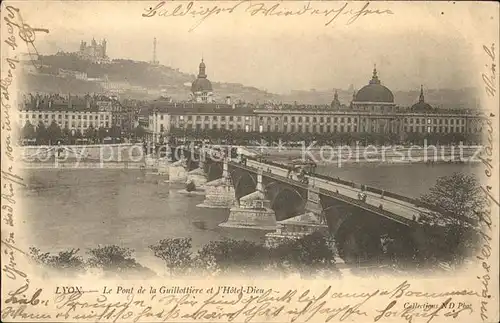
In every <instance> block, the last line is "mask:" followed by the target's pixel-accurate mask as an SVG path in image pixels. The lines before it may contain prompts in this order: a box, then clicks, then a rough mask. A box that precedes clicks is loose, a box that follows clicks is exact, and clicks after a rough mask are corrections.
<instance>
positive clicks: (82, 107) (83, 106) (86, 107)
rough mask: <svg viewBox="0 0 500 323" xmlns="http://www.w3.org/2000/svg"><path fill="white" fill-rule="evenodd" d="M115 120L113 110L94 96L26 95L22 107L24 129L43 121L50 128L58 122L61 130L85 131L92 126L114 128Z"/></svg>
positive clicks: (19, 112) (20, 117)
mask: <svg viewBox="0 0 500 323" xmlns="http://www.w3.org/2000/svg"><path fill="white" fill-rule="evenodd" d="M112 120H113V114H112V111H109V110H105V109H100V108H99V107H98V106H97V105H96V104H95V100H94V99H93V98H92V97H91V96H85V97H71V96H69V97H62V96H59V95H55V96H40V95H35V96H32V95H30V96H29V97H24V100H23V101H22V103H21V104H20V106H19V110H18V125H19V127H20V128H22V127H24V125H25V124H26V123H27V122H29V123H30V124H31V125H33V126H34V127H35V128H37V127H38V125H39V124H40V123H43V124H44V126H45V127H49V126H50V125H51V124H52V123H53V122H55V123H56V124H57V125H58V126H59V128H61V129H64V128H68V129H69V130H75V131H78V130H79V131H81V132H82V133H84V132H85V131H86V130H87V129H88V128H89V127H93V128H94V129H98V128H101V127H102V128H110V127H112V125H113V122H112Z"/></svg>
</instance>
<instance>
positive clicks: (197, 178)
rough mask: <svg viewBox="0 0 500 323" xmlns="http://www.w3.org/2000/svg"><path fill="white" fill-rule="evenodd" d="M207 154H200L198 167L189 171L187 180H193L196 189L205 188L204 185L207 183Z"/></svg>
mask: <svg viewBox="0 0 500 323" xmlns="http://www.w3.org/2000/svg"><path fill="white" fill-rule="evenodd" d="M204 167H205V154H204V152H202V153H201V154H200V160H199V161H198V168H195V169H193V170H191V171H189V172H188V173H187V182H188V183H189V182H193V183H194V185H195V186H196V190H205V187H204V185H205V184H206V183H207V175H206V174H205V170H204Z"/></svg>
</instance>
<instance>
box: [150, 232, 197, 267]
mask: <svg viewBox="0 0 500 323" xmlns="http://www.w3.org/2000/svg"><path fill="white" fill-rule="evenodd" d="M191 241H192V239H191V238H175V239H163V240H160V241H159V242H158V243H157V244H156V245H151V246H149V249H151V250H152V251H153V252H154V255H155V256H156V257H158V258H160V259H162V260H163V261H165V264H166V265H167V267H168V269H169V270H170V275H172V274H174V273H178V272H182V271H186V270H187V269H188V268H189V266H190V265H191V262H192V259H191Z"/></svg>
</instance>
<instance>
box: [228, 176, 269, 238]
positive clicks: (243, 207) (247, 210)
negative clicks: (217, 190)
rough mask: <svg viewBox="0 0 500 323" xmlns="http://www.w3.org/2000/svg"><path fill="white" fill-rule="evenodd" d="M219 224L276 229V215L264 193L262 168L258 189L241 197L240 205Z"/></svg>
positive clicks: (258, 177) (231, 210) (258, 179)
mask: <svg viewBox="0 0 500 323" xmlns="http://www.w3.org/2000/svg"><path fill="white" fill-rule="evenodd" d="M219 226H220V227H229V228H247V229H258V230H266V231H267V230H269V231H271V230H275V229H276V216H275V213H274V211H273V210H272V209H271V208H270V201H269V200H267V199H266V197H265V194H264V189H263V185H262V170H261V169H259V170H258V173H257V187H256V191H255V192H253V193H250V194H248V195H245V196H243V197H242V198H240V203H239V206H237V207H233V208H231V209H230V210H229V217H228V219H227V221H226V222H223V223H221V224H219Z"/></svg>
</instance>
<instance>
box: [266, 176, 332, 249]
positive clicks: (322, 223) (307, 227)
mask: <svg viewBox="0 0 500 323" xmlns="http://www.w3.org/2000/svg"><path fill="white" fill-rule="evenodd" d="M305 209H306V211H305V212H304V213H303V214H300V215H297V216H294V217H292V218H289V219H286V220H282V221H278V222H277V224H276V231H275V232H271V233H268V234H266V245H267V246H268V247H276V246H278V245H280V244H282V243H284V242H286V241H289V240H296V239H300V238H302V237H304V236H306V235H308V234H311V233H313V232H317V231H321V232H324V233H325V234H326V233H328V225H327V224H326V220H325V216H324V213H323V207H322V206H321V201H320V197H319V189H318V188H316V187H314V185H313V184H311V183H310V184H309V186H308V189H307V202H306V206H305Z"/></svg>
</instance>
